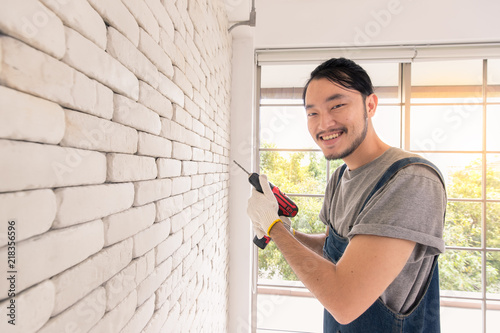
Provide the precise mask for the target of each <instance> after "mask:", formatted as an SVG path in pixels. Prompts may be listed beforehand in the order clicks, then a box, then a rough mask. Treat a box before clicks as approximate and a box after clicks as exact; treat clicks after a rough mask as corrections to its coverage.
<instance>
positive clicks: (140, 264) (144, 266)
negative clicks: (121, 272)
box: [134, 249, 155, 285]
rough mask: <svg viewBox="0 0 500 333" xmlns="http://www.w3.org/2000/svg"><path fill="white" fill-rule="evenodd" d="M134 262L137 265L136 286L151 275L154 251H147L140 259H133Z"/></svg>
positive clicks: (153, 267) (153, 265)
mask: <svg viewBox="0 0 500 333" xmlns="http://www.w3.org/2000/svg"><path fill="white" fill-rule="evenodd" d="M134 262H136V263H137V266H136V268H137V270H136V274H135V284H136V285H138V284H139V283H141V282H142V281H144V279H145V278H146V277H148V276H149V275H151V274H152V273H153V271H154V269H155V250H154V249H152V250H150V251H148V252H147V253H146V254H145V255H143V256H142V257H139V258H137V259H134Z"/></svg>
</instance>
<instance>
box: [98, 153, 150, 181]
mask: <svg viewBox="0 0 500 333" xmlns="http://www.w3.org/2000/svg"><path fill="white" fill-rule="evenodd" d="M106 158H107V165H108V171H107V177H106V180H107V181H108V182H128V181H138V180H147V179H154V178H156V175H157V173H158V172H157V169H156V163H155V159H154V158H153V157H145V156H136V155H126V154H115V153H110V154H107V156H106Z"/></svg>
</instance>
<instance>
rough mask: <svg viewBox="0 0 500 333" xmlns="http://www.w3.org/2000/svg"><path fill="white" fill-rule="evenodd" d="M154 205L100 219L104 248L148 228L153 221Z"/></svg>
mask: <svg viewBox="0 0 500 333" xmlns="http://www.w3.org/2000/svg"><path fill="white" fill-rule="evenodd" d="M155 217H156V207H155V205H154V204H149V205H145V206H142V207H135V208H130V209H127V210H126V211H123V212H120V213H116V214H113V215H109V216H107V217H105V218H103V219H102V222H103V224H104V246H108V245H111V244H114V243H116V242H119V241H122V240H124V239H126V238H128V237H131V236H133V235H135V234H137V233H138V232H140V231H141V230H144V229H146V228H148V227H149V226H150V225H152V224H153V223H154V221H155Z"/></svg>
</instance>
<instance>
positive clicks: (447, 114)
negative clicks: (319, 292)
mask: <svg viewBox="0 0 500 333" xmlns="http://www.w3.org/2000/svg"><path fill="white" fill-rule="evenodd" d="M357 62H358V63H359V64H360V65H361V66H363V67H364V68H365V69H366V70H367V72H368V74H369V75H370V76H371V78H372V81H373V83H374V86H375V92H376V94H377V95H378V96H379V107H378V109H377V114H376V116H375V117H374V119H373V123H374V126H375V129H376V131H377V133H378V135H379V136H380V137H381V138H382V139H383V140H384V141H385V142H386V143H388V144H390V145H392V146H396V147H401V148H404V149H406V150H409V151H412V152H416V153H418V154H420V155H423V156H424V157H426V158H428V159H429V160H431V161H432V162H434V163H435V164H436V165H437V166H438V167H439V168H440V169H441V171H442V173H443V174H444V176H445V180H446V184H447V192H448V199H449V200H448V201H449V202H448V207H447V218H446V224H445V235H444V238H445V241H446V252H445V254H443V255H441V256H440V280H441V281H440V283H441V316H442V329H443V332H462V331H463V332H471V331H479V327H481V328H482V332H494V328H495V329H498V327H500V131H499V130H498V129H497V126H498V124H500V60H498V59H472V60H470V59H468V60H441V61H436V60H434V61H420V62H413V63H410V62H404V63H401V62H394V61H392V62H391V61H382V62H367V61H365V62H363V61H357ZM317 64H319V62H318V63H314V64H308V65H304V64H302V65H274V64H273V65H263V66H262V67H260V71H261V86H260V100H259V102H260V105H259V116H260V117H259V126H260V127H259V140H260V143H259V156H260V170H261V172H262V173H266V174H267V175H268V177H269V180H270V181H271V182H273V183H274V184H275V185H277V186H278V187H280V189H281V190H282V191H283V192H286V193H287V194H288V195H289V196H290V197H291V198H292V199H293V200H294V201H295V202H296V203H297V204H298V206H299V214H298V215H297V217H296V218H294V219H293V223H294V228H296V229H298V230H301V231H304V232H323V231H324V226H323V224H322V223H321V222H320V221H319V220H318V218H317V216H318V213H319V211H320V208H321V205H322V199H323V192H324V187H325V186H326V183H327V180H328V178H329V176H330V175H331V173H332V172H333V171H334V170H335V168H336V167H338V166H339V165H340V164H341V163H342V161H330V162H329V161H326V160H325V158H324V157H323V154H322V152H321V151H320V150H319V149H318V148H317V146H316V145H315V143H314V141H313V140H312V139H311V138H310V135H309V133H308V131H307V126H306V118H305V111H304V110H303V107H302V104H303V101H302V99H301V98H302V87H303V85H304V83H305V82H306V80H307V78H308V76H309V73H310V72H311V71H312V70H313V69H314V68H315V67H316V65H317ZM258 256H259V269H258V295H257V302H258V305H257V308H259V307H260V306H261V305H266V304H267V306H268V308H269V307H270V308H272V310H273V311H275V312H276V314H275V315H273V316H266V315H265V314H263V313H259V312H258V313H257V328H258V329H259V330H262V332H269V331H272V330H285V331H286V330H288V331H294V332H311V331H313V332H316V331H318V332H320V331H321V329H322V307H321V305H320V304H319V302H317V301H316V300H315V299H310V298H307V296H309V297H310V294H309V293H308V291H307V290H306V289H305V288H304V287H303V285H302V284H301V282H300V281H297V279H296V277H295V275H294V274H293V272H292V271H291V269H290V268H289V267H288V265H287V264H286V262H285V261H284V259H283V258H282V256H281V254H280V253H279V251H278V250H277V249H276V247H275V245H274V244H273V243H272V242H271V243H270V244H269V245H268V249H266V250H265V251H260V250H259V254H258ZM293 302H304V305H301V306H300V308H301V309H308V311H311V313H310V314H309V318H310V320H308V321H307V323H304V322H303V321H302V322H300V321H295V320H294V319H293V318H290V317H293V316H286V315H285V314H284V313H283V312H282V313H281V314H282V315H283V317H282V318H281V319H280V314H279V313H280V312H279V310H282V311H286V309H288V307H291V305H290V304H292V303H293ZM297 306H299V305H297ZM291 308H293V307H291ZM295 309H296V307H295ZM292 313H293V312H292ZM271 317H272V318H273V319H274V320H275V321H274V322H272V321H271ZM301 317H302V315H301ZM285 318H286V319H285ZM302 318H303V317H302Z"/></svg>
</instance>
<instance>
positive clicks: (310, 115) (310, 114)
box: [307, 112, 317, 117]
mask: <svg viewBox="0 0 500 333" xmlns="http://www.w3.org/2000/svg"><path fill="white" fill-rule="evenodd" d="M316 114H317V113H315V112H310V113H308V114H307V116H308V117H313V116H315V115H316Z"/></svg>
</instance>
